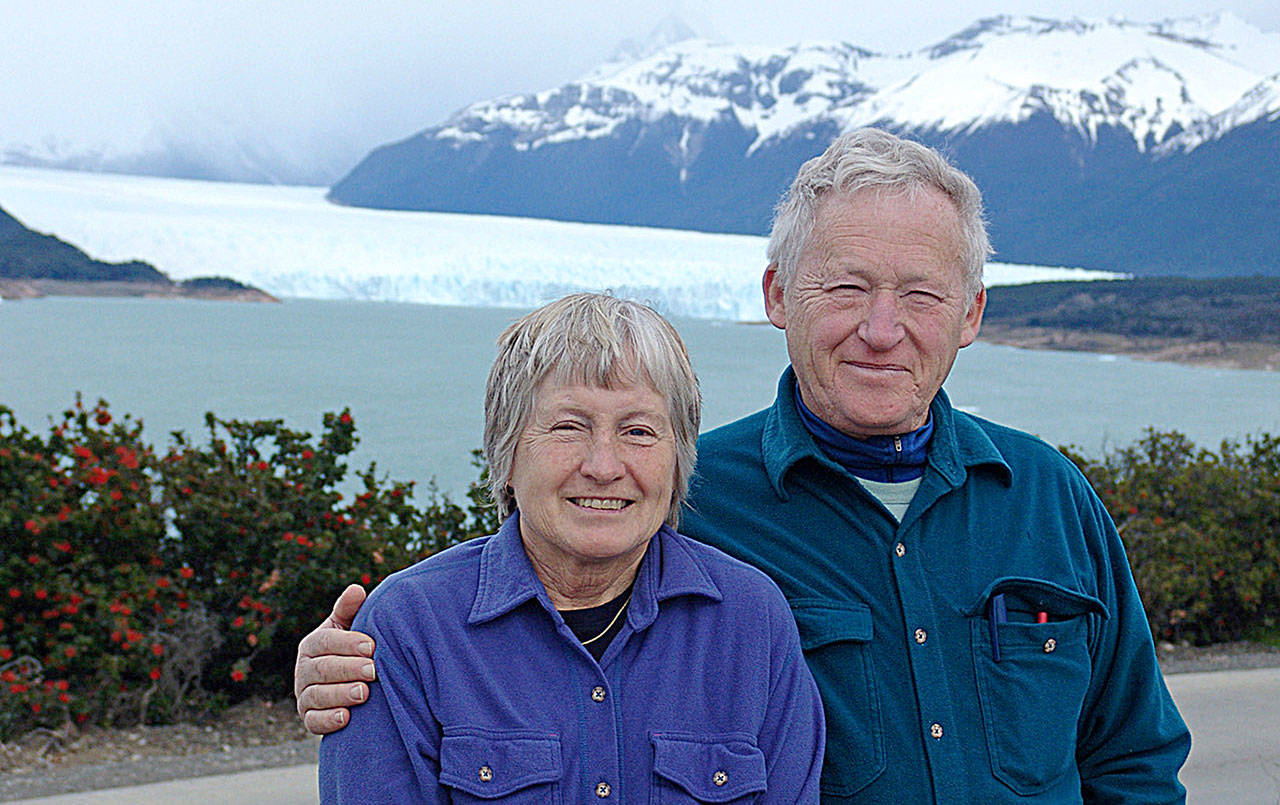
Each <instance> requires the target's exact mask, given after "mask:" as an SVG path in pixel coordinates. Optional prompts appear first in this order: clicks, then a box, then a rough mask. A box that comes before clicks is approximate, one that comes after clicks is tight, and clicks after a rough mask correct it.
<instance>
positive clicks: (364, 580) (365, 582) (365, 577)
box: [360, 573, 373, 587]
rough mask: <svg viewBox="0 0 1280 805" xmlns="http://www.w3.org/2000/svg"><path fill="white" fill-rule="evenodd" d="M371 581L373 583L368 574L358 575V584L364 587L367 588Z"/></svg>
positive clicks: (371, 577)
mask: <svg viewBox="0 0 1280 805" xmlns="http://www.w3.org/2000/svg"><path fill="white" fill-rule="evenodd" d="M372 581H373V576H370V575H369V574H368V573H361V574H360V583H361V584H363V585H365V586H366V587H367V586H368V585H369V584H370V583H371V582H372Z"/></svg>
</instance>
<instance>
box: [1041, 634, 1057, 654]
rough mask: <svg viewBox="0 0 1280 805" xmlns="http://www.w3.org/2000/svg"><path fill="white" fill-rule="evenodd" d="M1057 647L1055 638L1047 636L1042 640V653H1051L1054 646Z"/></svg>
mask: <svg viewBox="0 0 1280 805" xmlns="http://www.w3.org/2000/svg"><path fill="white" fill-rule="evenodd" d="M1057 647H1058V641H1057V640H1054V639H1053V638H1052V637H1051V638H1049V639H1048V640H1046V641H1044V653H1045V654H1051V653H1053V650H1054V649H1055V648H1057Z"/></svg>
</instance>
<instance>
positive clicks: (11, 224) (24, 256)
mask: <svg viewBox="0 0 1280 805" xmlns="http://www.w3.org/2000/svg"><path fill="white" fill-rule="evenodd" d="M0 279H48V280H78V281H87V282H161V283H165V282H170V279H169V278H168V277H167V276H165V275H164V273H163V272H161V271H160V270H158V269H157V268H156V267H155V266H153V265H151V264H149V263H143V262H139V261H137V260H133V261H130V262H127V263H104V262H102V261H100V260H94V259H93V258H92V257H90V256H89V255H87V254H85V253H84V252H82V251H81V250H80V249H78V248H76V247H75V246H72V245H71V244H70V243H67V242H66V241H64V240H60V239H59V238H56V237H54V236H53V235H42V234H40V233H39V232H35V231H33V230H30V229H27V228H26V227H25V226H23V225H22V222H20V221H19V220H18V219H17V218H14V217H13V216H12V215H10V214H9V213H7V212H5V211H4V210H3V209H0Z"/></svg>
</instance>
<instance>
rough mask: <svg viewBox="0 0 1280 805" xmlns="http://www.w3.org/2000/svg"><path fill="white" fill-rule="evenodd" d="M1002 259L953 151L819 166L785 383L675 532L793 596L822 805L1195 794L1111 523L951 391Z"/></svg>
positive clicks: (901, 143)
mask: <svg viewBox="0 0 1280 805" xmlns="http://www.w3.org/2000/svg"><path fill="white" fill-rule="evenodd" d="M989 253H990V247H989V244H988V241H987V236H986V232H985V229H984V227H983V223H982V208H981V198H980V195H979V193H978V189H977V188H976V187H975V186H974V184H973V182H972V181H970V179H969V178H968V177H967V176H965V175H964V174H963V173H961V172H960V171H958V170H956V169H955V168H954V167H952V166H951V165H949V164H948V163H947V162H946V161H945V160H944V159H943V158H942V157H941V156H939V155H938V154H937V153H935V152H933V151H931V150H929V149H927V148H925V147H923V146H920V145H918V144H915V143H912V142H909V141H906V140H902V139H899V138H897V137H894V136H892V135H890V134H886V133H884V132H881V131H876V130H874V129H864V130H860V131H855V132H851V133H849V134H846V135H844V136H842V137H840V138H839V139H837V140H836V141H835V142H834V143H833V144H832V145H831V147H830V148H829V149H828V150H827V151H826V152H825V153H824V154H822V155H821V156H819V157H817V158H815V159H813V160H810V161H809V162H807V163H806V164H805V165H804V166H803V167H802V168H801V170H800V174H799V176H798V177H797V178H796V180H795V182H794V183H793V184H792V186H791V188H790V189H789V190H788V192H787V195H786V197H785V198H784V199H783V201H782V203H781V204H780V205H779V208H778V213H777V216H776V219H775V222H774V226H773V232H772V234H771V236H770V240H769V260H770V263H769V267H768V268H767V269H766V270H765V274H764V282H763V285H764V295H765V309H766V311H767V313H768V316H769V320H770V321H771V322H772V323H773V324H774V325H775V326H777V327H779V328H781V329H783V330H785V332H786V339H787V350H788V353H789V355H790V359H791V366H790V367H789V368H788V369H787V370H786V372H785V373H784V374H783V376H782V379H781V381H780V382H779V384H778V396H777V399H776V400H775V401H774V404H773V405H772V406H771V407H770V408H768V409H766V410H764V411H760V412H758V413H756V414H753V415H751V416H748V417H746V418H744V419H742V420H739V421H737V422H734V423H731V424H729V425H726V426H724V427H722V428H719V429H717V430H714V431H711V432H709V433H707V434H705V435H704V436H703V437H702V438H701V439H700V441H699V454H700V461H699V464H698V469H697V476H696V478H695V481H694V486H693V489H692V491H691V495H690V506H689V509H688V510H687V511H686V512H685V513H684V519H683V521H682V528H681V530H682V531H683V532H684V533H687V534H689V535H690V536H693V537H695V538H697V539H700V540H702V541H705V542H708V543H710V544H712V545H715V546H717V547H719V548H721V549H723V550H725V551H727V552H728V553H730V554H733V555H734V556H737V557H739V558H741V559H744V560H746V561H747V562H749V563H751V564H754V565H756V566H757V567H759V568H761V569H763V570H764V571H765V572H766V573H768V574H769V575H770V576H772V577H773V579H774V580H775V581H776V582H777V583H778V585H779V586H781V588H782V590H783V592H784V593H785V594H786V596H787V599H788V601H789V603H790V605H791V608H792V611H793V613H794V615H795V618H796V622H797V624H798V625H799V627H800V635H801V641H802V643H803V647H804V653H805V658H806V660H807V661H808V663H809V666H810V668H811V670H812V671H813V674H814V677H815V678H816V679H817V682H818V686H819V689H820V690H821V693H822V699H823V704H824V708H825V710H826V720H827V731H828V740H827V753H826V758H825V762H824V765H823V771H822V798H823V801H824V802H832V803H836V802H845V801H859V802H913V803H914V802H1001V801H1020V802H1021V801H1026V800H1028V799H1031V800H1038V801H1045V802H1070V801H1082V800H1087V801H1091V802H1092V801H1113V802H1126V803H1131V802H1175V801H1181V800H1183V799H1184V796H1185V794H1184V791H1183V788H1182V786H1181V784H1180V783H1179V782H1178V778H1177V774H1178V769H1179V768H1180V767H1181V765H1182V763H1183V761H1184V760H1185V759H1186V755H1187V752H1188V750H1189V747H1190V736H1189V734H1188V732H1187V729H1186V726H1185V725H1184V724H1183V722H1182V719H1181V717H1180V716H1179V715H1178V711H1177V709H1176V708H1175V707H1174V704H1173V701H1172V699H1171V698H1170V696H1169V693H1168V691H1167V689H1166V688H1165V685H1164V682H1163V680H1162V678H1161V676H1160V671H1159V668H1158V666H1157V664H1156V658H1155V651H1154V647H1153V645H1152V641H1151V634H1150V631H1149V630H1148V627H1147V622H1146V618H1145V616H1144V614H1143V609H1142V604H1141V601H1140V600H1139V599H1138V593H1137V590H1136V588H1135V587H1134V583H1133V578H1132V576H1131V574H1130V571H1129V566H1128V562H1127V561H1126V559H1125V555H1124V548H1123V546H1122V545H1121V542H1120V538H1119V535H1118V534H1117V533H1116V529H1115V526H1114V524H1113V523H1112V522H1111V520H1110V518H1109V517H1108V515H1107V513H1106V510H1105V508H1104V507H1103V505H1102V503H1101V502H1100V501H1099V500H1098V498H1097V496H1096V495H1095V494H1094V493H1093V491H1092V489H1091V488H1090V487H1089V485H1088V483H1087V482H1086V481H1085V479H1084V478H1083V476H1081V474H1080V473H1079V472H1078V471H1077V470H1076V469H1075V467H1074V466H1073V465H1072V464H1071V463H1070V462H1069V461H1067V460H1066V459H1065V458H1063V457H1062V456H1061V455H1060V454H1059V453H1058V452H1057V451H1056V450H1054V449H1053V448H1052V447H1050V446H1049V445H1047V444H1045V443H1044V442H1042V441H1040V440H1038V439H1036V438H1034V437H1032V436H1030V435H1028V434H1025V433H1021V432H1019V431H1015V430H1011V429H1009V428H1005V427H1001V426H999V425H995V424H993V423H991V422H987V421H985V420H982V419H979V418H977V417H973V416H969V415H967V414H964V413H962V412H960V411H956V410H955V409H953V408H952V407H951V403H950V402H949V400H948V399H947V395H946V394H945V393H944V392H943V391H942V383H943V381H944V380H945V379H946V377H947V374H948V372H949V371H950V369H951V365H952V363H953V361H954V360H955V357H956V354H957V352H958V351H959V350H960V348H962V347H965V346H968V345H969V344H970V343H972V342H973V340H974V338H975V337H976V336H977V333H978V328H979V325H980V324H981V321H982V311H983V307H984V305H985V303H986V293H985V291H984V290H983V288H982V265H983V262H984V261H985V259H986V257H987V255H988V254H989ZM360 597H361V596H360V593H359V591H358V590H352V589H350V588H349V590H348V592H347V593H345V594H344V596H343V598H342V599H340V601H339V604H338V606H337V607H335V616H333V617H332V618H331V619H330V621H329V622H327V623H326V625H325V627H322V628H320V629H317V630H316V631H315V632H313V633H312V634H311V635H309V636H308V637H307V638H306V639H305V640H304V641H303V644H302V646H300V649H299V663H298V670H297V676H298V681H297V687H298V691H299V710H300V712H303V713H304V717H305V719H306V721H307V724H308V726H309V728H311V729H312V730H313V731H317V732H326V731H330V730H333V729H336V728H338V727H340V726H341V724H342V723H343V721H342V720H341V719H345V717H346V715H345V714H346V711H345V710H344V709H342V707H343V706H344V705H353V704H355V703H357V702H358V701H359V700H360V698H361V697H362V696H363V686H361V685H356V686H355V687H354V688H353V686H352V685H351V684H350V683H351V682H352V681H355V680H358V679H361V678H369V677H370V676H371V674H369V672H368V671H365V672H364V673H365V676H361V670H362V669H364V668H365V667H367V666H369V665H370V663H369V661H368V660H367V659H362V658H361V657H360V656H359V655H361V654H362V653H363V655H364V656H369V655H370V654H371V651H372V649H371V646H370V645H369V643H368V640H367V638H363V637H362V636H360V635H358V634H356V633H352V632H343V631H340V630H339V629H334V628H327V627H332V626H339V627H345V626H346V625H347V624H348V623H349V618H350V615H351V612H352V611H353V609H354V607H355V606H357V605H358V603H359V600H360ZM362 643H363V644H364V649H363V650H361V649H360V648H358V646H359V645H360V644H362ZM326 655H346V656H344V657H339V656H326ZM339 682H341V684H338V683H339Z"/></svg>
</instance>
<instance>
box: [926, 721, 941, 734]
mask: <svg viewBox="0 0 1280 805" xmlns="http://www.w3.org/2000/svg"><path fill="white" fill-rule="evenodd" d="M929 734H930V735H932V736H933V737H934V738H941V737H942V725H941V724H939V723H938V722H936V721H935V722H933V723H932V724H930V725H929Z"/></svg>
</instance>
